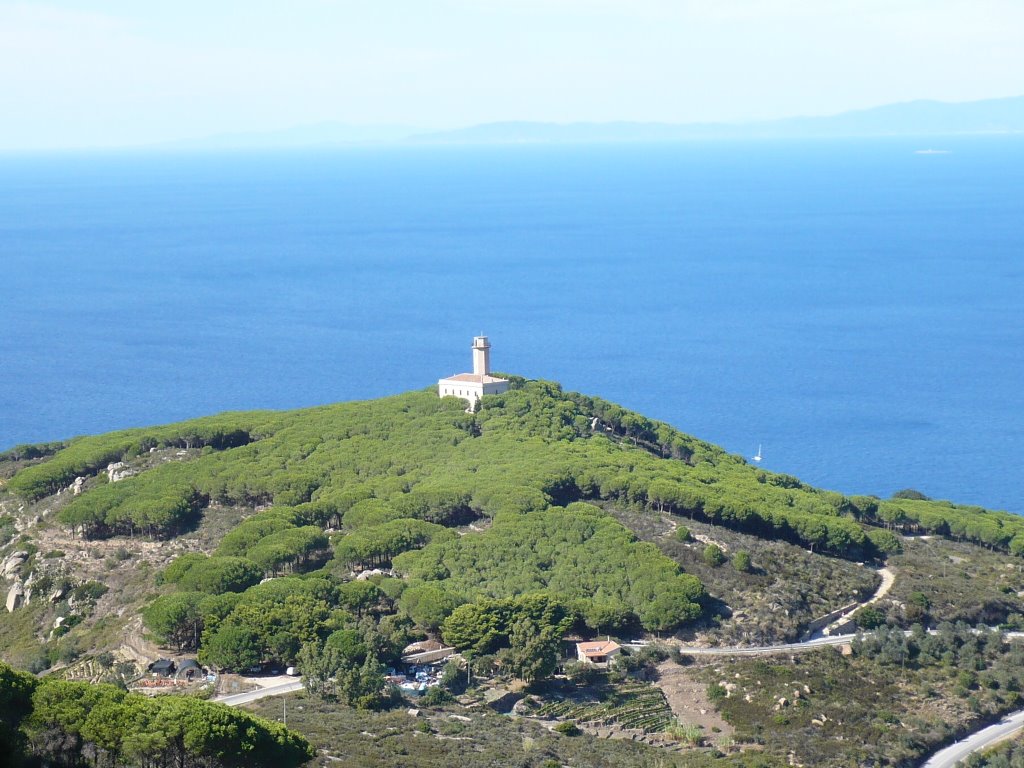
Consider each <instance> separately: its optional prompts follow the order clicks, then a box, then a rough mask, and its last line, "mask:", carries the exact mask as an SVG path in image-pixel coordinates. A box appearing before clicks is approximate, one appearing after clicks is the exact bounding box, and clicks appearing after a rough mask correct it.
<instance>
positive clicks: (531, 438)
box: [9, 377, 1024, 559]
mask: <svg viewBox="0 0 1024 768" xmlns="http://www.w3.org/2000/svg"><path fill="white" fill-rule="evenodd" d="M513 381H514V387H513V389H512V390H510V391H509V392H507V393H505V394H502V395H498V396H493V397H488V398H485V400H484V401H483V403H482V407H481V409H480V410H479V412H478V413H476V414H466V413H464V412H463V411H462V409H461V408H460V407H459V404H458V403H457V402H454V401H449V400H440V399H438V398H437V397H436V394H435V393H434V392H432V391H423V392H414V393H409V394H406V395H401V396H398V397H392V398H386V399H382V400H375V401H369V402H363V403H348V404H343V405H336V406H327V407H322V408H313V409H307V410H304V411H298V412H290V413H259V412H257V413H246V414H223V415H220V416H216V417H212V418H209V419H199V420H196V421H192V422H184V423H181V424H175V425H169V426H166V427H158V428H147V429H139V430H128V431H125V432H118V433H111V434H109V435H103V436H99V437H90V438H81V439H78V440H74V441H72V442H71V443H70V444H68V445H67V447H65V448H63V449H61V450H58V451H57V452H56V453H53V454H52V455H46V456H41V457H40V458H41V459H42V461H40V463H38V464H34V465H32V466H28V467H25V468H23V469H22V470H21V471H20V472H18V473H17V474H16V475H15V476H14V477H13V478H12V479H11V481H10V483H9V485H10V488H12V489H13V490H15V491H16V492H18V493H21V494H22V495H24V496H26V497H27V498H33V499H34V498H39V497H40V496H42V495H45V494H47V493H52V492H54V491H56V490H57V489H59V488H62V487H66V486H67V485H68V484H70V482H71V481H73V480H74V478H75V477H76V476H90V475H92V474H94V473H96V472H98V471H99V470H100V469H102V468H103V467H104V466H106V464H107V462H109V461H116V460H124V459H128V460H131V458H132V457H133V456H136V455H139V454H142V453H144V452H145V451H148V449H149V448H151V447H156V448H160V447H171V446H180V447H184V448H196V447H201V446H209V448H210V451H209V452H203V453H202V454H198V453H190V454H189V455H188V456H187V457H186V460H183V461H172V462H165V463H161V464H158V465H157V466H154V467H153V468H150V469H146V470H145V471H144V472H142V473H141V474H139V475H137V476H135V477H131V478H128V479H126V480H124V481H122V482H119V483H115V484H98V485H96V486H95V487H92V488H91V489H90V490H88V491H86V493H84V494H82V495H81V496H78V497H75V499H74V500H73V501H72V502H71V503H70V504H69V505H68V506H67V507H66V508H65V509H64V510H62V512H61V514H62V515H63V519H64V520H65V522H66V523H67V524H68V525H70V526H72V527H74V528H75V529H79V530H82V531H84V532H85V533H86V534H87V535H110V534H111V533H115V534H116V533H121V532H124V533H131V532H133V531H136V532H143V533H149V534H152V535H159V536H166V535H173V534H174V533H176V532H177V531H180V530H181V529H182V528H183V527H187V526H188V525H190V524H191V519H192V518H193V517H194V515H195V513H196V512H197V511H198V508H199V507H200V506H202V505H203V504H204V503H205V500H206V499H210V500H212V501H215V502H218V503H222V504H225V503H241V504H260V503H267V502H269V501H271V500H276V502H277V503H278V504H285V505H287V506H290V507H292V508H293V509H294V510H295V512H296V513H297V514H298V515H299V517H300V518H301V519H299V520H296V524H297V525H300V526H301V525H303V524H312V525H319V526H323V525H327V524H331V525H336V524H337V523H338V522H339V521H340V519H341V518H342V517H343V516H345V515H348V514H349V513H352V515H350V522H352V523H353V525H352V526H349V525H348V524H346V527H347V528H354V527H357V526H356V521H357V517H358V516H356V515H355V513H354V512H353V508H354V506H356V505H357V504H358V503H359V502H360V501H363V500H366V499H375V500H377V501H379V502H380V505H379V506H378V507H377V512H376V515H377V517H372V519H371V520H367V519H365V518H364V519H363V520H362V523H361V524H360V526H359V527H361V526H362V525H363V524H365V523H366V522H372V523H374V524H377V523H380V522H385V521H386V520H385V519H384V518H387V517H389V516H391V515H394V516H396V517H397V516H406V517H412V518H415V519H420V520H422V521H425V522H429V521H436V522H439V523H443V524H445V525H456V524H461V523H463V522H466V521H468V520H471V519H472V518H473V517H476V516H478V515H480V514H485V515H489V516H493V515H496V514H498V513H499V512H514V513H520V514H521V513H525V512H529V511H536V510H541V509H543V508H545V507H547V506H549V505H552V504H554V505H566V504H568V503H571V502H573V501H577V500H582V499H594V500H604V501H609V502H614V503H616V504H619V505H626V506H630V507H633V508H644V507H646V508H653V509H657V510H659V511H666V512H672V513H674V514H684V515H690V516H693V517H695V518H699V519H702V520H706V521H711V522H714V523H716V524H720V525H726V526H728V527H730V528H733V529H736V530H740V531H745V532H749V533H754V534H756V535H759V536H763V537H770V538H783V539H786V540H789V541H793V542H795V543H799V544H801V545H803V546H805V547H808V548H811V549H813V550H815V551H824V552H828V553H831V554H838V555H842V556H844V557H849V558H852V559H863V558H864V557H866V556H872V555H874V554H876V552H875V550H874V547H873V546H872V543H871V542H870V541H869V540H868V539H867V537H866V536H865V534H864V530H863V529H862V528H861V527H860V526H858V525H857V524H856V521H857V520H859V521H861V522H865V523H869V524H871V525H874V526H879V527H886V528H890V529H893V530H897V529H898V530H900V531H901V532H904V533H933V534H940V535H948V536H952V537H954V538H958V539H962V540H969V541H974V542H976V543H980V544H983V545H985V546H990V547H993V548H998V549H1002V550H1006V549H1009V550H1011V551H1013V552H1015V553H1017V552H1021V553H1024V520H1021V519H1020V518H1016V517H1015V516H1013V515H1007V514H1005V513H995V512H988V511H986V510H982V509H979V508H976V507H961V506H956V505H953V504H949V503H948V502H937V501H927V500H922V499H919V498H917V497H916V496H915V498H895V499H891V500H889V501H879V500H878V499H873V498H871V497H851V498H846V497H844V496H842V495H840V494H836V493H831V492H827V491H820V490H817V489H814V488H811V487H809V486H806V485H803V484H801V483H800V482H799V481H798V480H797V479H796V478H792V477H789V476H787V475H776V474H772V473H769V472H765V471H763V470H760V469H757V468H754V467H750V466H748V465H747V464H746V463H745V462H744V461H743V460H742V459H740V458H739V457H735V456H731V455H729V454H726V453H725V452H723V451H721V450H720V449H718V448H715V447H714V446H711V445H709V444H707V443H703V442H701V441H699V440H696V439H694V438H692V437H689V436H687V435H683V434H681V433H679V432H677V431H676V430H674V429H672V428H671V427H669V426H668V425H665V424H660V423H658V422H654V421H650V420H648V419H645V418H644V417H642V416H640V415H639V414H635V413H630V412H629V411H626V410H624V409H622V408H620V407H619V406H616V405H614V404H612V403H608V402H605V401H603V400H600V399H598V398H591V397H587V396H584V395H580V394H576V393H565V392H562V391H561V389H560V388H559V387H558V385H557V384H554V383H551V382H543V381H534V382H527V381H524V380H522V379H518V378H515V377H514V379H513ZM595 418H596V419H597V420H598V423H599V425H600V427H599V428H598V429H595V430H591V427H590V425H591V421H592V420H593V419H595ZM902 495H903V496H906V495H908V494H902ZM129 498H130V499H131V502H130V503H128V502H127V500H128V499H129ZM237 546H238V545H237V543H232V545H231V547H229V548H228V551H229V552H237V550H233V549H232V548H233V547H237ZM226 553H227V552H226Z"/></svg>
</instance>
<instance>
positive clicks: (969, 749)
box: [921, 709, 1024, 768]
mask: <svg viewBox="0 0 1024 768" xmlns="http://www.w3.org/2000/svg"><path fill="white" fill-rule="evenodd" d="M1021 728H1024V709H1020V710H1017V711H1016V712H1014V713H1012V714H1009V715H1007V716H1006V717H1004V718H1003V719H1002V720H1000V721H999V722H998V723H996V724H995V725H990V726H989V727H988V728H982V729H981V730H980V731H976V732H974V733H972V734H971V735H970V736H968V737H967V738H966V739H962V740H960V741H958V742H956V743H955V744H950V745H949V746H948V747H946V748H945V749H942V750H939V751H938V752H936V753H935V754H934V755H932V756H931V757H930V758H929V759H928V761H927V762H925V763H923V764H922V765H921V768H953V766H955V765H956V764H957V763H958V762H960V761H961V760H965V759H966V758H967V757H968V756H969V755H971V754H972V753H974V752H978V751H979V750H982V749H985V748H986V747H989V746H992V745H993V744H995V743H996V742H999V741H1002V740H1003V739H1007V738H1009V737H1010V736H1012V735H1013V734H1015V733H1016V732H1017V731H1019V730H1020V729H1021Z"/></svg>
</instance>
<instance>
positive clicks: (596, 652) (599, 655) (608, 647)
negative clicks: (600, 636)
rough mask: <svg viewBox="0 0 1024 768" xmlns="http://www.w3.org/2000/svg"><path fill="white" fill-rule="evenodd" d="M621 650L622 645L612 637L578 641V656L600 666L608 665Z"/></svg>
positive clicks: (584, 660)
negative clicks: (611, 638) (583, 641)
mask: <svg viewBox="0 0 1024 768" xmlns="http://www.w3.org/2000/svg"><path fill="white" fill-rule="evenodd" d="M621 652H622V647H621V646H620V645H619V644H618V643H616V642H615V641H614V640H610V639H609V640H593V641H591V642H587V643H576V658H577V659H579V660H580V661H582V662H585V663H587V664H593V665H594V666H598V667H606V666H608V665H609V664H610V663H611V662H612V660H613V659H615V657H616V656H618V655H619V654H620V653H621Z"/></svg>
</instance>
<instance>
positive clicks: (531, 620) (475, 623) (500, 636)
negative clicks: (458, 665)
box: [442, 593, 573, 653]
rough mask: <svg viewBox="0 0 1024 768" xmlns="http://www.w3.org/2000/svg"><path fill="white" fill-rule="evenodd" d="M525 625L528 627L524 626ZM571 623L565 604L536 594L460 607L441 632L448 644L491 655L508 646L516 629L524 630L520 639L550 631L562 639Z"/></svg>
mask: <svg viewBox="0 0 1024 768" xmlns="http://www.w3.org/2000/svg"><path fill="white" fill-rule="evenodd" d="M524 621H525V622H527V624H523V622H524ZM572 622H573V615H572V613H571V611H570V610H569V609H568V608H567V607H566V606H565V605H564V604H562V603H560V602H558V601H557V600H554V599H552V598H551V597H549V596H548V595H545V594H542V593H533V594H527V595H520V596H519V597H513V598H507V599H504V600H489V599H485V600H480V601H479V602H476V603H467V604H465V605H460V606H459V607H458V608H456V609H455V610H454V611H453V612H452V614H451V615H450V616H449V617H448V618H447V619H446V620H445V622H444V626H443V628H442V632H443V637H444V639H445V642H447V643H450V644H451V645H454V646H455V647H456V648H459V649H465V648H471V649H473V651H474V652H476V653H490V652H491V651H494V650H496V649H497V648H501V647H505V646H508V645H509V643H510V638H511V635H512V634H513V631H514V630H515V629H516V628H517V627H519V629H520V630H521V631H520V637H524V636H525V632H526V631H527V630H530V631H533V632H547V631H549V630H550V631H551V632H552V633H554V634H557V635H559V636H561V634H562V633H564V632H565V631H566V630H567V629H568V628H569V627H570V626H571V625H572Z"/></svg>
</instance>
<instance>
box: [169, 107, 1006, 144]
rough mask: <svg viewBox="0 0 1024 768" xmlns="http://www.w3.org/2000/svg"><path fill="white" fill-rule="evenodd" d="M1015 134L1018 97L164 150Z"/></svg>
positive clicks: (335, 134) (304, 129)
mask: <svg viewBox="0 0 1024 768" xmlns="http://www.w3.org/2000/svg"><path fill="white" fill-rule="evenodd" d="M1017 133H1024V96H1013V97H1009V98H1002V99H986V100H983V101H968V102H960V103H950V102H942V101H927V100H921V101H910V102H904V103H900V104H888V105H885V106H881V107H873V108H871V109H862V110H856V111H852V112H843V113H841V114H838V115H830V116H824V117H791V118H786V119H782V120H767V121H761V122H751V123H681V124H680V123H641V122H628V121H618V122H607V123H588V122H579V123H545V122H530V121H510V122H498V123H485V124H482V125H474V126H470V127H466V128H457V129H454V130H446V131H434V132H424V131H422V130H417V129H415V128H411V127H409V126H401V125H348V124H344V123H320V124H317V125H308V126H298V127H295V128H290V129H287V130H283V131H274V132H266V133H237V134H224V135H220V136H212V137H209V138H205V139H194V140H188V141H178V142H173V143H170V144H165V145H163V146H165V147H167V148H174V149H270V148H280V149H300V148H312V147H325V146H345V145H359V144H523V143H545V144H570V143H588V142H664V141H689V140H695V139H787V138H794V139H799V138H843V137H870V136H922V137H924V136H957V135H981V134H1017Z"/></svg>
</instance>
